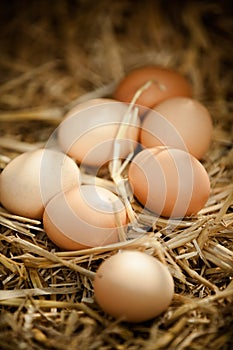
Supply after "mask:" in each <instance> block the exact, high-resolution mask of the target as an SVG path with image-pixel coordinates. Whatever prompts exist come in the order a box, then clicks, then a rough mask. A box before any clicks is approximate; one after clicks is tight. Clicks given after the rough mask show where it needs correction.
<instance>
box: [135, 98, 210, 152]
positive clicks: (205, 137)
mask: <svg viewBox="0 0 233 350" xmlns="http://www.w3.org/2000/svg"><path fill="white" fill-rule="evenodd" d="M212 133H213V124H212V119H211V116H210V113H209V111H208V109H207V108H206V107H205V106H204V105H203V104H202V103H200V102H199V101H197V100H194V99H191V98H188V97H175V98H171V99H168V100H166V101H163V102H161V103H160V104H158V105H157V106H156V107H155V108H154V109H152V110H151V111H149V112H148V113H147V115H146V116H145V118H144V120H143V122H142V128H141V133H140V143H141V144H142V146H144V147H155V146H161V145H166V146H171V147H175V148H181V149H184V150H187V151H188V152H190V153H191V154H192V155H193V156H195V157H196V158H198V159H201V158H203V156H204V155H205V153H206V152H207V151H208V149H209V147H210V143H211V139H212Z"/></svg>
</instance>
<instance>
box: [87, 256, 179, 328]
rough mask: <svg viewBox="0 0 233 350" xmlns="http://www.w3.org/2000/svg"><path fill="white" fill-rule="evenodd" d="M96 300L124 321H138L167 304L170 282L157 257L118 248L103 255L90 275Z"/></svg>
mask: <svg viewBox="0 0 233 350" xmlns="http://www.w3.org/2000/svg"><path fill="white" fill-rule="evenodd" d="M94 292H95V298H96V301H97V303H98V304H99V305H100V306H101V307H102V308H103V310H104V311H105V312H107V313H108V314H110V315H112V316H114V317H116V318H122V319H123V320H125V321H130V322H141V321H146V320H149V319H151V318H153V317H156V316H158V315H160V314H161V313H162V312H164V311H165V310H166V309H167V308H168V306H169V305H170V303H171V301H172V298H173V294H174V282H173V278H172V276H171V274H170V272H169V270H168V268H167V267H166V266H165V265H163V264H162V263H161V262H160V261H159V260H158V259H156V258H154V257H152V256H150V255H147V254H146V253H142V252H139V251H136V250H135V251H133V250H128V251H121V252H119V253H117V254H115V255H112V256H111V257H110V258H107V259H106V260H105V261H104V262H103V263H102V264H101V265H100V267H99V268H98V270H97V272H96V275H95V279H94Z"/></svg>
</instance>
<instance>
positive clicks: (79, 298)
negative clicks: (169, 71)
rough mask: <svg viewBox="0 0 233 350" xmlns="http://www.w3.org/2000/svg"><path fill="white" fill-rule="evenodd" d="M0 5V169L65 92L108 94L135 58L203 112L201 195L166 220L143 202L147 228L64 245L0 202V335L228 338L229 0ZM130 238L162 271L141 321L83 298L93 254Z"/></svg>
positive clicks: (29, 144)
mask: <svg viewBox="0 0 233 350" xmlns="http://www.w3.org/2000/svg"><path fill="white" fill-rule="evenodd" d="M0 7H1V9H0V20H1V25H2V30H1V33H0V38H1V39H0V40H1V41H0V45H1V47H0V52H1V54H0V72H1V74H0V81H1V84H0V121H1V127H0V133H1V138H0V165H1V169H3V168H4V167H5V166H6V164H7V163H8V162H9V161H10V160H11V159H13V158H14V157H15V156H16V155H18V154H20V153H22V152H24V151H27V150H31V149H34V148H38V147H41V146H43V145H44V144H45V143H46V140H47V139H48V137H49V136H50V134H51V133H52V132H53V130H54V129H55V128H56V126H57V125H58V124H59V123H60V121H61V120H62V118H63V116H64V114H65V112H66V111H67V110H69V109H70V108H71V107H72V106H74V105H75V104H77V103H79V102H80V101H84V100H87V99H89V98H93V97H100V96H109V95H111V93H112V91H113V89H114V86H115V84H116V83H117V81H118V80H119V79H120V78H121V77H123V76H124V74H125V73H126V72H127V71H129V70H130V69H132V68H134V67H137V66H140V65H145V64H149V63H153V64H158V65H162V66H165V67H170V68H173V69H176V70H178V71H180V72H181V73H183V74H184V75H186V76H187V78H188V79H189V80H190V82H191V83H192V86H193V89H194V96H195V98H197V99H198V100H200V101H201V102H203V103H204V104H205V105H206V107H207V108H208V109H209V111H210V112H211V115H212V117H213V121H214V136H213V141H212V144H211V148H210V150H209V152H208V154H207V155H206V156H205V159H203V160H202V162H203V164H204V166H205V168H206V169H207V171H208V174H209V177H210V181H211V189H212V190H211V195H210V198H209V201H208V203H207V204H206V206H205V208H204V209H202V210H201V212H200V213H198V215H196V216H194V217H191V218H185V219H184V220H182V221H181V222H180V223H179V224H178V225H177V224H176V223H175V222H172V221H168V220H166V219H163V218H159V219H156V218H155V217H153V215H152V214H150V213H148V215H144V217H143V220H142V222H141V223H140V225H141V228H142V230H144V228H145V227H146V228H147V229H148V227H150V229H149V231H146V230H144V231H143V232H141V234H140V235H134V236H133V237H132V238H131V239H130V240H127V241H124V240H123V241H121V242H120V243H119V244H116V245H114V246H107V247H99V248H95V249H94V248H93V249H87V250H84V251H75V252H65V251H60V250H59V249H58V248H57V247H55V246H54V245H53V244H52V243H51V242H50V241H49V239H48V238H47V237H46V234H45V233H44V231H43V229H42V226H41V222H40V221H36V220H31V219H28V218H23V217H17V216H14V215H12V214H11V213H8V212H6V211H5V210H4V208H0V214H1V216H0V221H1V233H0V238H1V239H0V247H1V248H0V283H1V291H0V305H1V306H0V310H1V316H0V348H1V349H61V350H63V349H67V348H69V350H72V349H82V350H85V349H90V350H94V349H106V350H107V349H119V350H122V349H131V350H134V349H143V350H149V349H150V350H156V349H179V350H180V349H193V350H202V349H206V348H208V349H215V350H217V349H221V350H226V349H232V344H233V330H232V329H233V303H232V302H233V281H232V276H233V249H232V242H233V211H232V208H233V207H232V203H233V184H232V174H233V170H232V169H233V167H232V165H233V164H232V163H233V152H232V114H231V112H232V100H231V98H232V95H231V92H232V67H231V63H232V56H233V52H232V41H231V39H232V38H231V36H230V33H231V30H232V27H231V25H232V18H231V13H230V1H220V2H219V1H206V2H201V1H187V2H186V1H174V2H169V1H143V2H141V1H129V0H127V1H116V2H108V1H96V2H95V1H91V0H87V1H84V0H83V1H81V0H80V1H75V0H74V1H65V0H64V1H62V0H61V1H57V2H55V1H50V2H46V1H41V2H37V1H26V0H24V1H20V2H19V1H16V0H15V1H10V2H7V1H1V4H0ZM100 181H101V180H100ZM12 200H13V199H12ZM133 206H134V209H135V210H136V209H137V207H136V204H133ZM129 248H133V249H139V250H141V251H146V252H147V253H148V254H151V255H154V256H156V257H158V258H159V259H160V260H161V261H163V262H164V263H166V264H167V265H168V267H169V269H170V271H171V273H172V275H173V277H174V281H175V296H174V299H173V302H172V304H171V305H170V307H169V309H168V310H167V311H166V312H165V313H163V314H162V315H161V316H159V317H157V318H155V319H153V320H151V321H148V322H144V323H141V324H129V323H126V322H123V321H121V320H114V319H113V318H111V317H110V316H108V315H106V314H104V312H103V311H102V310H101V309H100V308H99V307H98V306H97V305H96V303H95V302H94V298H93V285H92V277H93V273H94V272H95V271H96V269H97V267H98V266H99V264H100V263H101V261H103V259H106V258H107V257H108V256H110V255H111V254H115V253H116V252H117V250H118V249H129Z"/></svg>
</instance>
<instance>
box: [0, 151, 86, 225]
mask: <svg viewBox="0 0 233 350" xmlns="http://www.w3.org/2000/svg"><path fill="white" fill-rule="evenodd" d="M79 184H80V171H79V168H78V166H77V164H76V163H75V162H74V161H73V159H71V158H70V157H68V156H67V155H65V154H64V153H62V152H58V151H55V150H51V149H38V150H36V151H30V152H26V153H23V154H21V155H19V156H17V157H16V158H14V159H13V160H12V161H11V162H10V163H8V164H7V166H6V167H5V168H4V170H3V171H2V173H1V175H0V202H1V204H2V205H3V206H4V207H5V208H6V209H7V210H9V211H10V212H11V213H13V214H16V215H21V216H25V217H28V218H35V219H40V218H41V217H42V215H43V211H44V206H45V205H46V204H47V202H48V201H49V200H50V199H51V198H52V197H53V196H55V195H56V194H57V193H59V192H60V191H64V190H68V189H70V188H72V187H75V186H79Z"/></svg>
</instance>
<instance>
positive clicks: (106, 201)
mask: <svg viewBox="0 0 233 350" xmlns="http://www.w3.org/2000/svg"><path fill="white" fill-rule="evenodd" d="M126 223H127V215H126V210H125V207H124V205H123V203H122V202H121V200H120V199H119V198H118V197H117V196H116V195H115V194H114V193H112V192H111V191H109V190H107V189H105V188H103V187H99V186H95V185H81V186H80V187H79V188H78V187H76V188H73V189H71V190H70V191H67V192H65V193H60V194H58V195H57V196H55V197H54V198H53V199H52V200H51V201H50V202H49V203H48V204H47V206H46V208H45V211H44V215H43V225H44V230H45V232H46V233H47V235H48V237H49V238H50V239H51V241H53V243H54V244H56V245H57V246H58V247H60V248H62V249H66V250H79V249H83V248H87V247H96V246H102V245H106V244H110V243H116V242H118V240H119V235H118V234H119V229H123V228H124V225H126Z"/></svg>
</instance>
